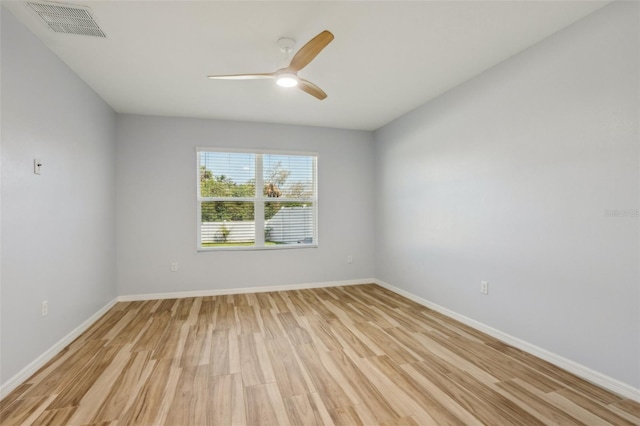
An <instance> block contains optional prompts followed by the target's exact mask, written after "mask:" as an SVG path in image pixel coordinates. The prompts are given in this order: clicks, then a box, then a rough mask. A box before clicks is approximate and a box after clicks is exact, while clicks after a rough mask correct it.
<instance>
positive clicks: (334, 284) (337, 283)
mask: <svg viewBox="0 0 640 426" xmlns="http://www.w3.org/2000/svg"><path fill="white" fill-rule="evenodd" d="M375 282H376V280H375V279H374V278H367V279H360V280H347V281H325V282H320V283H306V284H288V285H276V286H266V287H243V288H228V289H222V290H197V291H178V292H171V293H147V294H131V295H125V296H119V297H118V302H134V301H139V300H157V299H182V298H185V297H203V296H223V295H227V294H244V293H265V292H269V291H287V290H304V289H308V288H323V287H340V286H345V285H358V284H372V283H375Z"/></svg>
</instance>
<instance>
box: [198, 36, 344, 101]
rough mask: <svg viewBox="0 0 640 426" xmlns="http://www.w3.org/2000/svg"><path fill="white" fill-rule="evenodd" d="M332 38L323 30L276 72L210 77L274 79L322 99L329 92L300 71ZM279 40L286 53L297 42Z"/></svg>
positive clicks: (221, 78) (211, 76)
mask: <svg viewBox="0 0 640 426" xmlns="http://www.w3.org/2000/svg"><path fill="white" fill-rule="evenodd" d="M331 40H333V34H331V32H329V31H326V30H325V31H322V32H321V33H320V34H318V35H317V36H315V37H314V38H312V39H311V40H309V41H308V42H307V44H305V45H304V46H302V47H301V48H300V50H298V51H297V52H296V54H295V55H294V56H293V58H292V59H291V62H290V63H289V65H288V66H286V67H284V68H280V69H279V70H277V71H275V72H271V73H262V74H231V75H210V76H208V77H209V78H211V79H214V80H259V79H272V80H276V83H277V84H278V85H280V86H283V87H294V86H298V87H299V88H300V90H302V91H303V92H306V93H308V94H310V95H311V96H314V97H316V98H318V99H320V100H322V99H324V98H326V97H327V94H326V93H324V91H323V90H322V89H321V88H319V87H318V86H316V85H315V84H313V83H312V82H310V81H308V80H305V79H304V78H300V77H298V71H300V70H301V69H303V68H304V67H306V66H307V65H309V63H310V62H311V61H313V59H314V58H315V57H316V56H318V53H320V52H321V51H322V49H324V48H325V47H327V45H328V44H329V43H331ZM278 42H279V44H280V50H282V51H283V52H285V53H289V52H291V50H292V48H293V43H295V41H293V40H291V39H287V38H283V39H280V40H278Z"/></svg>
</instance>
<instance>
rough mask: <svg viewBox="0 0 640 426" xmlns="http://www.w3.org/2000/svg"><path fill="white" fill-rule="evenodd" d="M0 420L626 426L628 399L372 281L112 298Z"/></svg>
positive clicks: (637, 417) (639, 409) (634, 417)
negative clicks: (323, 286) (193, 295)
mask: <svg viewBox="0 0 640 426" xmlns="http://www.w3.org/2000/svg"><path fill="white" fill-rule="evenodd" d="M0 423H1V424H2V425H3V426H4V425H7V426H8V425H14V424H16V425H17V424H34V425H36V424H37V425H43V424H52V425H62V424H64V425H67V424H69V425H71V424H77V425H81V424H92V425H98V424H100V425H119V426H120V425H129V424H141V425H162V424H165V425H207V424H211V425H214V424H215V425H234V424H238V425H242V424H247V425H288V424H295V425H305V426H306V425H315V424H318V425H321V424H336V425H342V424H346V425H358V424H363V425H429V424H437V425H448V424H457V425H479V424H489V425H512V424H513V425H539V424H563V425H564V424H587V425H606V424H615V425H633V424H636V425H637V424H640V404H637V403H634V402H632V401H630V400H626V399H623V398H621V397H619V396H617V395H614V394H612V393H610V392H607V391H605V390H603V389H601V388H599V387H597V386H594V385H592V384H589V383H587V382H586V381H584V380H581V379H579V378H577V377H575V376H573V375H571V374H569V373H567V372H566V371H563V370H561V369H559V368H557V367H554V366H553V365H551V364H549V363H547V362H545V361H542V360H540V359H538V358H535V357H533V356H531V355H528V354H526V353H524V352H521V351H519V350H517V349H514V348H513V347H510V346H508V345H506V344H503V343H501V342H499V341H497V340H495V339H493V338H491V337H488V336H486V335H485V334H482V333H480V332H478V331H476V330H474V329H472V328H469V327H467V326H465V325H463V324H460V323H458V322H456V321H453V320H451V319H449V318H447V317H445V316H443V315H441V314H439V313H436V312H434V311H431V310H429V309H427V308H425V307H423V306H420V305H418V304H415V303H413V302H411V301H409V300H407V299H405V298H403V297H400V296H398V295H396V294H394V293H391V292H389V291H387V290H385V289H382V288H380V287H378V286H375V285H363V286H350V287H335V288H327V289H315V290H302V291H287V292H273V293H256V294H240V295H230V296H218V297H198V298H190V299H172V300H157V301H156V300H154V301H147V302H130V303H118V304H117V305H116V306H115V307H114V308H113V309H111V310H110V311H109V312H108V313H107V314H106V315H105V316H104V317H102V318H101V319H100V320H99V321H98V322H97V323H95V324H94V325H93V326H92V327H91V328H90V329H89V330H87V332H85V333H84V334H83V335H82V336H81V337H80V338H78V339H77V340H76V341H74V342H73V343H72V344H71V345H70V346H69V347H67V348H66V349H64V350H63V351H62V352H61V353H60V354H59V355H57V356H56V357H55V359H53V360H52V361H51V362H50V363H48V364H47V365H46V366H44V367H43V368H42V369H41V370H40V371H38V372H37V373H36V374H35V375H33V376H32V377H31V378H30V379H29V380H27V381H26V382H25V383H24V384H22V385H21V386H19V387H18V388H17V389H16V390H15V391H14V392H12V393H11V394H10V395H8V396H7V397H6V398H5V399H4V400H3V401H2V402H1V403H0Z"/></svg>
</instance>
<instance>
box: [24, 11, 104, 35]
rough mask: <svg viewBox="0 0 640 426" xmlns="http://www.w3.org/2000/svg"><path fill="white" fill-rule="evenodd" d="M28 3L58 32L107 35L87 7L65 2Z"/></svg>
mask: <svg viewBox="0 0 640 426" xmlns="http://www.w3.org/2000/svg"><path fill="white" fill-rule="evenodd" d="M27 4H28V5H29V6H30V7H31V9H33V11H34V12H35V13H37V14H38V16H40V18H41V19H42V20H43V21H44V22H45V23H46V24H47V25H48V26H49V28H51V29H52V30H53V31H55V32H57V33H66V34H79V35H86V36H93V37H106V34H105V33H104V32H103V31H102V30H101V29H100V27H99V26H98V24H97V23H96V21H94V20H93V17H92V16H91V13H90V12H89V9H87V8H84V7H81V6H75V5H69V4H64V3H32V2H27Z"/></svg>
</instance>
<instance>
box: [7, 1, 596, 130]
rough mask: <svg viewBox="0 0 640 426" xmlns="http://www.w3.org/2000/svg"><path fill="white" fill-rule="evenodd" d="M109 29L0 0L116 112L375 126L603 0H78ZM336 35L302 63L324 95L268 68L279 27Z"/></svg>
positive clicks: (299, 33) (276, 54) (302, 39)
mask: <svg viewBox="0 0 640 426" xmlns="http://www.w3.org/2000/svg"><path fill="white" fill-rule="evenodd" d="M66 3H74V4H78V5H85V6H89V7H90V8H91V10H92V13H93V15H94V18H95V19H96V21H97V22H98V23H99V24H100V26H101V27H102V29H103V30H104V32H105V33H106V34H107V38H106V39H100V38H95V37H86V36H76V35H67V34H58V33H54V32H52V31H50V30H49V29H48V28H47V27H46V26H45V25H44V23H43V22H42V21H40V20H39V18H37V17H36V16H35V15H34V14H33V12H31V11H30V9H28V8H27V7H26V5H25V4H24V3H23V2H13V1H4V2H3V4H5V5H6V6H7V8H9V9H10V10H11V11H12V12H13V14H14V15H16V16H17V17H18V19H19V20H20V21H22V22H23V23H24V24H25V25H27V26H28V27H29V28H30V29H31V31H33V32H34V33H35V34H36V35H37V36H38V37H39V38H40V39H41V40H42V41H43V42H44V43H45V44H46V45H47V46H48V47H49V48H50V49H51V50H52V51H53V52H54V53H55V54H56V55H58V56H59V57H60V58H61V59H62V60H63V61H64V62H65V63H66V64H67V65H68V66H69V67H70V68H71V69H72V70H74V71H75V72H76V73H77V74H78V75H79V76H80V78H82V79H83V80H84V81H85V82H86V83H87V84H89V86H91V87H92V88H93V89H94V90H95V91H96V92H97V93H98V94H99V95H100V96H101V97H102V98H103V99H104V100H105V101H106V102H107V103H109V105H111V106H112V107H113V108H114V109H115V110H116V111H118V112H121V113H132V114H145V115H164V116H179V117H198V118H219V119H229V120H246V121H261V122H275V123H290V124H305V125H315V126H326V127H338V128H349V129H363V130H373V129H376V128H378V127H381V126H383V125H384V124H386V123H388V122H390V121H392V120H393V119H395V118H397V117H399V116H400V115H402V114H404V113H406V112H408V111H410V110H412V109H413V108H415V107H417V106H419V105H420V104H422V103H424V102H426V101H428V100H430V99H433V98H434V97H436V96H438V95H440V94H442V93H443V92H445V91H447V90H449V89H451V88H453V87H455V86H457V85H458V84H460V83H462V82H464V81H465V80H468V79H469V78H471V77H473V76H475V75H477V74H479V73H481V72H482V71H484V70H486V69H488V68H490V67H492V66H493V65H495V64H497V63H499V62H501V61H503V60H505V59H506V58H508V57H510V56H512V55H514V54H515V53H517V52H519V51H521V50H523V49H525V48H527V47H529V46H531V45H533V44H535V43H536V42H538V41H540V40H542V39H544V38H545V37H548V36H549V35H551V34H553V33H555V32H556V31H558V30H560V29H562V28H564V27H566V26H568V25H570V24H571V23H573V22H575V21H576V20H578V19H580V18H582V17H584V16H586V15H588V14H589V13H592V12H593V11H595V10H596V9H598V8H600V7H602V6H603V5H605V4H606V3H608V1H407V2H404V1H387V2H380V1H375V2H374V1H354V2H338V1H333V2H332V1H322V2H302V1H299V2H271V1H259V2H244V1H229V2H218V1H215V2H214V1H195V2H193V1H75V2H66ZM324 29H327V30H330V31H331V32H333V34H334V35H335V40H334V41H333V42H332V43H331V44H329V46H328V47H327V48H326V49H325V50H324V51H322V52H321V53H320V55H319V56H318V57H317V58H316V60H315V61H313V62H312V63H311V64H310V65H309V66H308V67H307V68H305V69H303V70H302V71H301V72H300V76H301V77H303V78H306V79H308V80H310V81H312V82H314V83H316V84H317V85H318V86H320V87H321V88H322V89H324V91H325V92H327V94H328V98H327V99H325V100H323V101H319V100H317V99H315V98H313V97H311V96H309V95H307V94H305V93H303V92H302V91H300V90H297V89H284V88H281V87H278V86H276V85H275V83H274V82H273V81H271V80H255V81H220V80H218V81H214V80H209V79H207V78H206V76H207V75H208V74H227V73H228V74H233V73H250V72H271V71H275V70H276V68H278V67H279V66H282V64H281V62H282V54H281V53H280V51H279V50H278V47H277V44H276V41H277V39H278V38H280V37H283V36H287V37H291V38H294V39H296V40H297V41H298V44H297V45H296V48H299V47H301V46H302V45H303V44H304V43H306V41H307V40H309V39H310V38H312V37H313V36H315V35H316V34H317V33H319V32H320V31H322V30H324Z"/></svg>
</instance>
